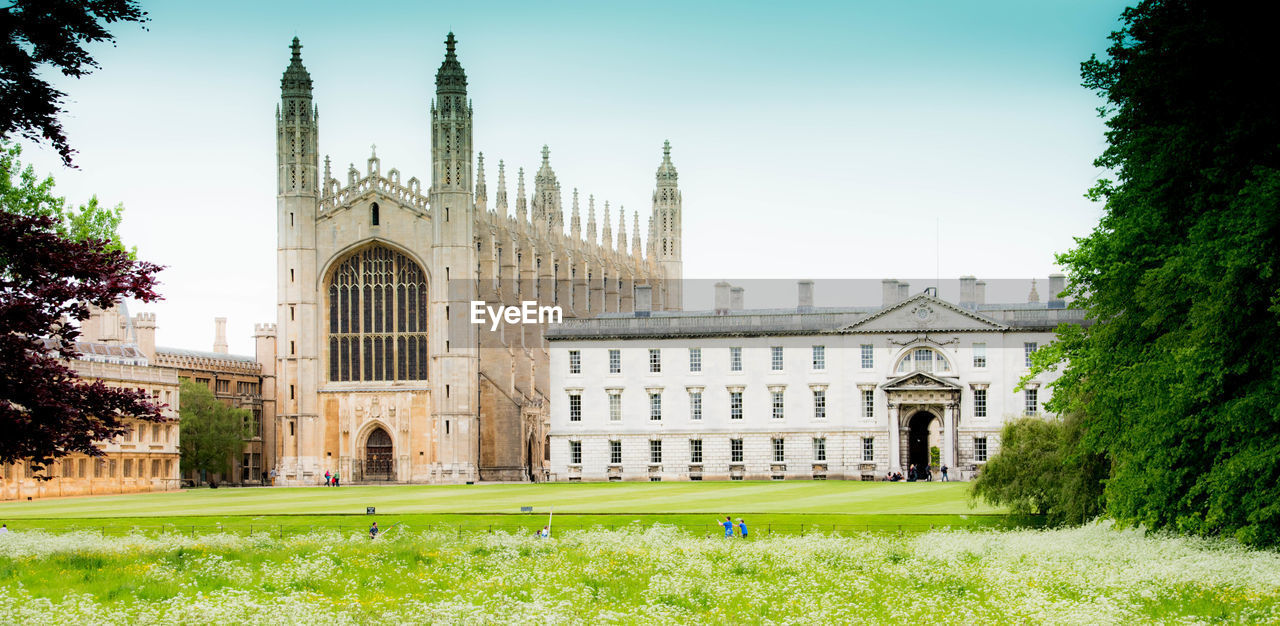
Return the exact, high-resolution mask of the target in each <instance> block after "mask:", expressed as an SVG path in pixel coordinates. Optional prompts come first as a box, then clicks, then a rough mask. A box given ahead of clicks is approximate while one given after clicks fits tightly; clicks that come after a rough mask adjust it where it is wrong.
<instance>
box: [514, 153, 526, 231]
mask: <svg viewBox="0 0 1280 626" xmlns="http://www.w3.org/2000/svg"><path fill="white" fill-rule="evenodd" d="M516 221H517V222H519V223H520V227H521V228H523V227H524V226H525V224H528V223H529V201H528V200H527V199H525V197H524V168H523V167H522V168H520V169H519V170H517V171H516Z"/></svg>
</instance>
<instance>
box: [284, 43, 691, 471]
mask: <svg viewBox="0 0 1280 626" xmlns="http://www.w3.org/2000/svg"><path fill="white" fill-rule="evenodd" d="M445 44H446V50H445V57H444V62H443V63H442V64H441V65H440V69H439V70H438V71H437V72H436V97H435V101H434V102H433V103H432V105H431V181H430V186H429V187H428V188H427V189H426V190H425V192H424V190H423V189H422V183H421V182H420V181H419V179H418V178H416V177H411V178H408V179H407V180H402V178H401V174H400V171H399V170H397V169H395V168H390V169H387V170H383V168H382V163H381V161H380V160H379V159H378V157H377V154H376V153H374V154H372V155H371V156H370V157H369V159H368V160H367V162H366V164H365V170H364V171H363V172H361V171H359V170H357V169H356V168H355V167H354V165H353V166H351V167H350V168H349V169H348V171H347V173H346V177H345V180H341V181H340V180H339V179H337V178H335V177H334V176H332V174H331V172H330V165H329V158H328V157H325V160H324V169H323V170H321V169H320V161H319V150H318V148H319V109H318V107H317V106H316V104H315V103H314V102H313V101H312V94H311V85H312V83H311V76H310V74H308V73H307V69H306V68H305V67H304V66H303V65H302V55H301V51H302V46H301V44H299V42H298V39H297V38H296V37H295V38H294V39H293V44H292V46H291V48H292V50H293V57H292V59H291V60H290V62H289V66H288V68H287V69H285V72H284V77H283V78H282V79H281V81H280V100H281V101H280V105H279V108H278V109H277V112H276V128H277V139H276V140H277V154H276V159H277V164H278V178H279V185H278V216H277V232H278V241H279V244H278V267H277V270H278V274H277V280H278V286H279V290H278V305H279V306H278V310H277V317H278V328H279V332H278V335H277V342H278V343H277V352H276V354H277V363H276V366H277V376H278V378H277V381H278V384H277V387H276V388H277V394H278V395H277V401H278V417H277V419H278V420H279V421H278V424H277V428H278V431H277V432H279V433H280V436H279V438H278V441H279V444H278V446H279V449H277V450H276V456H275V458H277V459H278V464H277V466H276V468H275V469H276V471H277V473H278V477H277V479H276V484H294V485H313V484H317V483H318V482H319V481H321V480H323V478H322V477H323V475H324V473H325V472H326V471H330V472H337V473H338V474H339V475H340V476H341V477H342V479H343V481H344V482H373V481H388V482H401V483H410V482H412V483H452V482H464V481H475V480H542V479H544V478H545V477H546V473H547V471H548V465H547V463H548V458H549V457H548V444H547V441H548V428H549V417H548V416H549V411H548V406H547V402H548V398H549V393H548V389H549V387H548V385H549V376H548V349H547V342H546V341H545V340H544V338H543V330H544V329H543V327H542V325H524V326H517V325H510V326H507V325H501V326H499V328H498V329H497V330H496V331H490V329H489V327H488V326H487V325H479V326H477V325H473V324H471V323H470V315H469V311H470V303H471V302H472V301H475V300H483V301H486V302H488V303H490V304H494V305H496V304H498V303H502V304H506V305H519V303H520V302H522V301H526V300H535V301H537V302H538V303H539V304H542V305H550V304H555V305H558V306H560V307H561V309H562V310H563V312H564V316H565V317H566V318H572V317H589V316H594V315H596V314H598V313H602V312H619V311H623V312H625V311H630V310H632V309H633V306H634V298H633V293H634V287H635V286H637V285H649V286H650V287H651V293H652V299H653V302H652V306H653V308H654V309H656V310H678V309H680V307H681V291H680V288H679V286H678V285H679V282H680V281H679V279H680V278H681V273H682V268H681V255H680V249H681V241H680V216H681V206H680V191H679V189H678V187H677V184H676V170H675V167H674V166H673V165H672V164H671V157H670V145H669V144H668V145H667V146H666V147H665V148H664V151H663V160H662V163H661V165H660V166H659V168H658V172H657V183H656V188H655V190H654V194H653V207H652V212H651V214H650V216H649V224H648V229H649V230H648V240H647V244H646V245H645V246H642V245H641V237H640V221H639V214H638V213H636V214H633V220H632V224H631V233H632V235H631V240H630V249H628V247H627V244H628V240H627V219H626V217H627V216H626V213H625V212H624V211H623V210H622V208H621V207H619V208H618V224H617V229H618V230H617V239H616V244H615V240H614V233H613V232H612V230H611V228H610V224H611V222H612V217H611V216H610V209H609V203H608V202H605V203H604V215H603V220H602V221H601V222H600V223H599V227H597V222H596V208H595V198H594V196H589V197H588V198H587V201H586V202H587V222H586V230H585V233H584V232H583V227H582V222H581V218H580V215H579V198H578V192H577V190H576V189H575V190H574V191H573V192H572V201H571V215H570V218H569V227H568V232H567V233H566V232H565V225H564V210H563V208H562V204H561V202H562V200H561V189H560V183H559V181H557V179H556V175H555V172H554V171H553V170H552V169H551V163H550V154H549V151H548V149H547V148H546V147H545V146H544V147H543V148H542V164H541V167H540V168H539V169H538V172H537V173H536V174H535V176H534V189H533V198H532V201H531V202H530V201H529V200H528V199H527V198H526V197H525V185H524V171H523V169H521V170H520V171H518V172H517V174H516V200H515V214H514V215H508V204H507V187H506V172H505V168H504V167H503V164H502V162H501V161H499V162H498V186H497V192H496V194H495V195H494V205H493V207H492V208H490V206H489V197H488V192H487V190H486V186H485V178H484V156H483V154H477V155H475V158H474V160H473V155H472V141H471V135H472V121H473V118H472V115H473V109H472V106H471V102H469V101H468V99H467V78H466V74H465V72H463V69H462V65H461V64H460V63H459V62H458V57H457V54H456V50H455V45H456V41H455V40H454V37H453V33H450V34H449V36H448V39H447V40H446V42H445ZM597 232H599V237H597Z"/></svg>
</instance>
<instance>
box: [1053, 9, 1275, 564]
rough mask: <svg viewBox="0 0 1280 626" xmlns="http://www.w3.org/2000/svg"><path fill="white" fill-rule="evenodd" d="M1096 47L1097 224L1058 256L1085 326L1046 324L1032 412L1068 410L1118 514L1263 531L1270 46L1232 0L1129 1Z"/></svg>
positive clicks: (1269, 421)
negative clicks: (1047, 361)
mask: <svg viewBox="0 0 1280 626" xmlns="http://www.w3.org/2000/svg"><path fill="white" fill-rule="evenodd" d="M1122 23H1123V25H1122V28H1121V30H1119V31H1117V32H1115V33H1112V35H1111V45H1110V47H1109V48H1108V50H1107V58H1105V59H1099V58H1097V57H1096V56H1095V57H1093V58H1091V59H1090V60H1089V61H1087V62H1085V63H1084V64H1082V75H1083V78H1084V85H1085V86H1086V87H1088V88H1090V89H1093V90H1095V91H1097V92H1098V93H1099V94H1100V95H1101V96H1102V97H1103V98H1105V100H1106V104H1105V105H1104V106H1103V107H1102V108H1101V109H1100V113H1101V114H1102V115H1103V116H1104V118H1105V119H1106V124H1107V127H1108V130H1107V133H1106V136H1107V142H1108V146H1107V148H1106V149H1105V150H1104V151H1103V153H1102V155H1101V156H1100V157H1099V158H1098V159H1097V161H1096V164H1097V165H1098V166H1099V167H1103V168H1107V169H1109V170H1111V171H1112V172H1113V173H1114V176H1115V180H1114V181H1112V180H1106V179H1104V180H1102V181H1101V182H1099V184H1098V185H1097V186H1096V187H1094V188H1093V189H1092V190H1091V191H1090V195H1091V197H1093V198H1096V199H1099V200H1102V201H1105V208H1104V214H1103V217H1102V219H1101V222H1100V223H1099V225H1098V226H1097V228H1096V229H1095V230H1094V231H1093V232H1092V233H1091V234H1090V235H1089V236H1087V237H1084V238H1081V239H1079V240H1078V241H1077V246H1076V247H1075V248H1074V249H1073V250H1071V251H1070V252H1067V253H1065V254H1063V255H1061V256H1060V257H1059V261H1060V262H1061V263H1062V264H1063V265H1064V266H1065V267H1066V268H1067V270H1068V272H1069V274H1070V283H1071V287H1070V288H1069V292H1070V294H1071V295H1073V296H1074V297H1075V301H1076V304H1077V305H1078V306H1081V307H1083V308H1086V309H1087V310H1088V311H1089V314H1090V316H1091V318H1092V322H1093V323H1092V324H1091V325H1089V326H1087V327H1084V328H1074V329H1072V328H1064V329H1061V330H1060V336H1059V344H1060V347H1059V356H1060V357H1061V360H1060V363H1062V364H1063V367H1064V370H1063V377H1062V378H1061V379H1060V380H1059V382H1058V384H1057V386H1056V389H1055V393H1054V398H1053V399H1052V401H1051V404H1050V406H1049V407H1048V408H1050V409H1051V410H1056V411H1060V412H1067V413H1079V414H1081V415H1084V416H1085V418H1086V419H1085V422H1086V423H1085V425H1086V429H1085V431H1084V433H1083V436H1082V442H1083V443H1084V445H1085V446H1086V447H1087V448H1088V449H1089V450H1090V451H1092V452H1096V453H1102V454H1105V455H1107V457H1109V459H1110V462H1111V464H1112V466H1111V472H1112V476H1111V478H1110V479H1109V480H1108V481H1107V484H1106V491H1105V494H1106V508H1107V513H1108V514H1109V515H1111V516H1113V517H1115V518H1117V519H1119V520H1121V521H1129V522H1135V523H1144V524H1146V525H1148V526H1151V527H1157V528H1173V529H1177V530H1180V531H1185V532H1191V533H1196V534H1203V535H1211V534H1229V535H1234V536H1235V537H1236V538H1238V539H1240V540H1241V541H1243V542H1246V543H1249V544H1254V545H1272V546H1274V545H1277V544H1280V462H1277V459H1280V358H1277V355H1276V351H1277V347H1280V253H1278V252H1277V251H1280V108H1277V107H1276V103H1275V100H1274V98H1273V97H1271V96H1269V95H1267V92H1266V90H1265V89H1264V88H1263V83H1262V82H1260V80H1261V75H1260V74H1259V73H1258V70H1259V68H1267V67H1277V65H1278V64H1280V48H1278V47H1277V46H1275V44H1274V36H1273V35H1274V33H1272V32H1271V30H1272V27H1271V24H1270V22H1269V21H1268V20H1265V19H1260V16H1259V15H1256V14H1255V13H1254V12H1253V11H1249V10H1246V9H1244V8H1242V7H1241V6H1239V5H1235V4H1232V3H1213V2H1196V1H1191V0H1145V1H1143V2H1141V3H1140V4H1139V5H1138V6H1136V7H1132V8H1129V9H1126V10H1125V11H1124V14H1123V19H1122Z"/></svg>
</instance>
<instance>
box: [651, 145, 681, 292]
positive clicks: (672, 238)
mask: <svg viewBox="0 0 1280 626" xmlns="http://www.w3.org/2000/svg"><path fill="white" fill-rule="evenodd" d="M676 179H677V176H676V166H675V165H673V164H672V163H671V142H670V141H665V142H663V144H662V163H661V164H660V165H658V173H657V176H656V184H655V186H654V189H653V213H652V215H651V217H650V219H652V220H653V230H652V231H650V233H649V236H650V237H652V238H653V239H654V241H652V243H651V245H650V246H649V255H650V257H651V258H652V259H654V260H655V262H656V263H657V267H658V268H660V269H661V270H662V276H663V278H664V279H665V281H666V282H665V283H664V285H663V286H664V289H663V290H662V294H663V299H664V300H663V308H665V309H667V310H679V309H681V308H682V307H683V298H684V292H683V289H681V280H682V278H683V275H684V262H683V260H682V253H681V247H682V244H681V234H680V233H681V224H680V223H681V219H682V218H681V213H682V209H681V199H680V189H679V186H678V185H677V184H676Z"/></svg>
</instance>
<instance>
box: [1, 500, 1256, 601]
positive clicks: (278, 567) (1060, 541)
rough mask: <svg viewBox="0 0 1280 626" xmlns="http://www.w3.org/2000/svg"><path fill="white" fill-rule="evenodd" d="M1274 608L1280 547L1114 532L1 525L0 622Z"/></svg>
mask: <svg viewBox="0 0 1280 626" xmlns="http://www.w3.org/2000/svg"><path fill="white" fill-rule="evenodd" d="M1219 620H1221V621H1229V622H1248V623H1257V622H1280V554H1276V553H1273V552H1261V551H1250V550H1246V549H1243V548H1241V547H1239V546H1237V545H1234V544H1231V543H1227V542H1219V541H1206V540H1196V539H1187V538H1180V537H1173V536H1167V535H1152V534H1144V533H1142V532H1140V531H1136V530H1116V529H1112V528H1110V527H1109V526H1106V525H1103V524H1098V525H1093V526H1088V527H1084V528H1079V529H1071V530H1052V531H1041V530H1018V531H1004V532H959V531H938V532H931V533H924V534H918V535H910V536H894V535H885V534H866V535H860V536H856V537H832V536H821V535H810V536H805V537H799V536H773V537H768V538H764V539H760V540H747V541H744V540H738V539H734V540H727V539H723V538H711V539H707V538H703V537H701V536H695V535H692V534H689V533H685V532H683V531H680V530H678V529H674V528H671V527H664V526H661V525H658V526H651V527H641V526H639V525H636V526H635V527H634V528H630V529H626V530H620V531H607V530H589V531H572V532H566V533H560V534H558V535H557V537H556V538H554V539H551V540H538V539H536V538H533V537H531V536H528V535H525V534H521V535H508V534H503V533H496V534H492V535H489V534H463V535H462V536H458V535H457V534H456V533H446V532H438V531H430V530H428V531H415V530H412V529H408V528H405V527H404V526H401V527H399V528H396V529H394V530H392V531H390V532H388V533H385V534H384V535H383V536H381V537H379V538H378V539H377V540H376V541H371V540H369V539H368V537H367V535H364V534H355V533H344V532H338V531H322V532H315V533H310V534H304V535H297V536H285V537H283V538H282V537H279V536H278V535H268V534H257V535H252V536H243V535H232V534H225V535H205V536H198V537H192V536H189V535H177V534H160V535H129V536H125V537H104V536H102V535H99V534H96V533H90V532H77V533H63V534H47V533H40V532H26V533H10V534H8V535H0V623H57V622H65V623H88V622H93V623H102V622H129V623H299V622H304V623H317V622H325V623H339V624H341V623H370V622H418V623H430V622H450V623H452V622H530V621H538V622H543V621H550V622H568V623H596V622H601V621H611V622H629V623H659V622H662V623H668V622H681V623H694V622H709V623H728V622H743V621H746V622H834V623H846V622H866V621H874V622H932V623H955V624H959V623H975V622H1002V623H1003V622H1035V623H1044V622H1050V623H1128V622H1151V621H1157V622H1175V621H1177V622H1182V621H1189V622H1202V621H1219Z"/></svg>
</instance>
